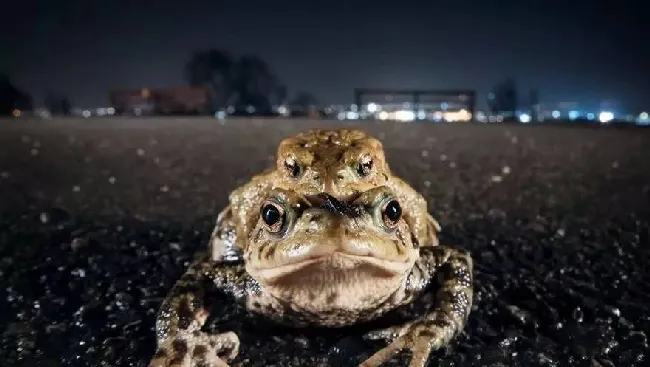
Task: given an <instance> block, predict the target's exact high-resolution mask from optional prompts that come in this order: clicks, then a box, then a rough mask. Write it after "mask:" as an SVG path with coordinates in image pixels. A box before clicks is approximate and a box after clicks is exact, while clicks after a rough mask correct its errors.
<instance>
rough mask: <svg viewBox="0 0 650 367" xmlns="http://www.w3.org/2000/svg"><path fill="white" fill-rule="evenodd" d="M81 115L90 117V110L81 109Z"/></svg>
mask: <svg viewBox="0 0 650 367" xmlns="http://www.w3.org/2000/svg"><path fill="white" fill-rule="evenodd" d="M81 115H82V116H83V117H85V118H88V117H90V111H88V110H83V112H82V113H81Z"/></svg>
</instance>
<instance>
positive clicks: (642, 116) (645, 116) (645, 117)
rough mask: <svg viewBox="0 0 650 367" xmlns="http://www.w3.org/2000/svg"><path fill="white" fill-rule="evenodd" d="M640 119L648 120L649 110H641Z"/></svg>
mask: <svg viewBox="0 0 650 367" xmlns="http://www.w3.org/2000/svg"><path fill="white" fill-rule="evenodd" d="M639 119H640V120H647V119H648V113H647V112H641V113H640V114H639Z"/></svg>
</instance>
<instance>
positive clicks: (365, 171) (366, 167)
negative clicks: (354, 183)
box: [357, 155, 372, 177]
mask: <svg viewBox="0 0 650 367" xmlns="http://www.w3.org/2000/svg"><path fill="white" fill-rule="evenodd" d="M371 171H372V158H371V157H370V156H369V155H366V156H364V157H363V158H361V160H360V161H359V165H357V174H359V176H361V177H366V176H368V175H370V172H371Z"/></svg>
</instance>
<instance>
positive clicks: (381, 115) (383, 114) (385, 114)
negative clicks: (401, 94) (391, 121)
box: [379, 111, 388, 120]
mask: <svg viewBox="0 0 650 367" xmlns="http://www.w3.org/2000/svg"><path fill="white" fill-rule="evenodd" d="M387 118H388V112H386V111H381V112H379V119H380V120H386V119H387Z"/></svg>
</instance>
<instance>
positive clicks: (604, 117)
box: [598, 111, 614, 124]
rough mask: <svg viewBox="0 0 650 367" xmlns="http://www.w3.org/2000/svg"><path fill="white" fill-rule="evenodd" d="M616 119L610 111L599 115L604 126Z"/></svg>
mask: <svg viewBox="0 0 650 367" xmlns="http://www.w3.org/2000/svg"><path fill="white" fill-rule="evenodd" d="M613 119H614V114H613V113H612V112H609V111H602V112H601V113H600V114H599V115H598V120H599V121H600V122H602V123H603V124H606V123H608V122H610V121H612V120H613Z"/></svg>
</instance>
